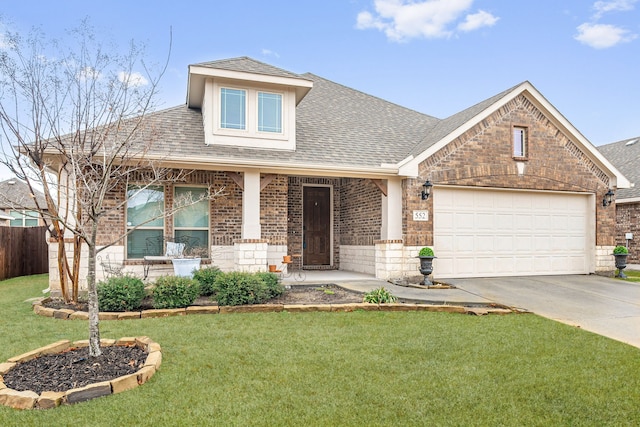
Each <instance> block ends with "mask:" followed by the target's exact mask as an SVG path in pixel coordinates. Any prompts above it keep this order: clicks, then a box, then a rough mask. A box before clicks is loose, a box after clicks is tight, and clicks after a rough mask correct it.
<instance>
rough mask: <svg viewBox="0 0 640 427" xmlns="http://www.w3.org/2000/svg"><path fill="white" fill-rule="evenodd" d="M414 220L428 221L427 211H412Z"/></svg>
mask: <svg viewBox="0 0 640 427" xmlns="http://www.w3.org/2000/svg"><path fill="white" fill-rule="evenodd" d="M413 220H414V221H429V211H413Z"/></svg>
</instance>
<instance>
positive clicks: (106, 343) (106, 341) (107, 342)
mask: <svg viewBox="0 0 640 427" xmlns="http://www.w3.org/2000/svg"><path fill="white" fill-rule="evenodd" d="M115 343H116V340H114V339H111V338H101V339H100V347H112V346H113V345H115Z"/></svg>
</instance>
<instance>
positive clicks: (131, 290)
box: [98, 276, 144, 311]
mask: <svg viewBox="0 0 640 427" xmlns="http://www.w3.org/2000/svg"><path fill="white" fill-rule="evenodd" d="M143 299H144V283H142V280H140V279H138V278H137V277H133V276H120V277H111V278H109V279H108V280H107V281H106V282H104V281H103V282H100V283H98V307H99V309H100V311H132V310H137V309H139V308H140V305H141V303H142V300H143Z"/></svg>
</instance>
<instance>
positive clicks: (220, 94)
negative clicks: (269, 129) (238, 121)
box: [218, 86, 249, 132]
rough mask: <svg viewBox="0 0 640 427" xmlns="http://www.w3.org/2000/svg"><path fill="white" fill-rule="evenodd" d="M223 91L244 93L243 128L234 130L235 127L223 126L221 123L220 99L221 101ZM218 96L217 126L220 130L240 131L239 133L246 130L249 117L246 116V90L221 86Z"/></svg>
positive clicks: (247, 101)
mask: <svg viewBox="0 0 640 427" xmlns="http://www.w3.org/2000/svg"><path fill="white" fill-rule="evenodd" d="M223 90H233V91H238V92H242V93H244V123H243V125H244V127H242V128H236V127H227V126H224V123H223V120H222V112H223V108H222V99H223V96H222V91H223ZM218 95H219V99H220V101H219V110H218V116H219V117H218V119H219V123H220V124H219V126H220V129H225V130H230V131H240V132H242V131H246V130H247V128H248V123H247V122H248V117H249V115H248V114H247V112H248V105H249V94H248V91H247V90H246V89H240V88H235V87H226V86H222V87H220V91H219V94H218Z"/></svg>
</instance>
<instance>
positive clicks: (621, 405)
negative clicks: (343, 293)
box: [0, 276, 640, 426]
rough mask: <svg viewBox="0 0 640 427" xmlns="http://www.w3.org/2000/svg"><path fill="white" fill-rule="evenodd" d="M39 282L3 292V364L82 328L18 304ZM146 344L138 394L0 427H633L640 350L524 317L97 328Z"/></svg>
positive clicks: (267, 316)
mask: <svg viewBox="0 0 640 427" xmlns="http://www.w3.org/2000/svg"><path fill="white" fill-rule="evenodd" d="M45 287H46V276H32V277H24V278H17V279H12V280H7V281H4V282H0V319H2V320H1V321H0V322H1V325H2V334H1V336H0V362H3V361H5V360H6V359H7V358H9V357H12V356H15V355H18V354H21V353H24V352H26V351H29V350H32V349H34V348H37V347H40V346H43V345H45V344H49V343H52V342H54V341H57V340H60V339H65V338H68V339H72V340H77V339H85V338H86V337H87V332H86V331H87V322H86V321H69V320H67V321H61V320H55V319H51V318H45V317H40V316H36V315H35V314H33V313H32V312H31V310H30V305H29V304H27V303H25V302H23V301H24V300H26V299H27V298H29V297H33V296H37V295H39V294H41V292H40V291H41V289H43V288H45ZM101 331H102V336H103V337H105V338H107V337H108V338H119V337H123V336H138V335H148V336H149V337H151V338H152V339H153V340H155V341H157V342H158V343H159V344H160V345H161V346H162V349H163V364H162V367H161V370H160V371H159V372H158V373H157V374H156V375H155V376H154V377H153V378H152V379H151V381H149V382H148V383H146V384H144V385H143V386H141V387H138V388H137V389H135V390H132V391H128V392H124V393H120V394H117V395H112V396H108V397H106V398H100V399H96V400H92V401H89V402H84V403H80V404H77V405H73V406H64V407H60V408H57V409H53V410H48V411H16V410H13V409H10V408H6V407H0V425H3V426H23V425H25V426H26V425H52V426H53V425H81V426H85V425H87V426H88V425H91V426H112V425H127V426H129V425H140V426H148V425H152V426H175V425H224V426H226V425H241V426H246V425H268V426H274V425H277V426H282V425H296V426H298V425H308V426H316V425H341V426H344V425H347V426H348V425H354V426H360V425H390V426H391V425H393V426H397V425H514V426H515V425H518V426H519V425H528V426H532V425H540V426H543V425H544V426H547V425H598V426H600V425H629V424H631V425H633V424H637V423H640V405H638V402H639V401H640V349H637V348H634V347H631V346H629V345H625V344H622V343H619V342H616V341H612V340H609V339H607V338H603V337H600V336H598V335H594V334H591V333H589V332H585V331H582V330H580V329H578V328H574V327H570V326H567V325H564V324H560V323H556V322H553V321H550V320H546V319H543V318H540V317H537V316H534V315H531V314H521V315H508V316H484V317H475V316H466V315H460V314H446V313H427V312H413V313H410V312H409V313H399V312H354V313H296V314H293V313H286V312H284V313H264V314H233V315H189V316H182V317H171V318H163V319H140V320H121V321H103V322H102V323H101Z"/></svg>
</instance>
